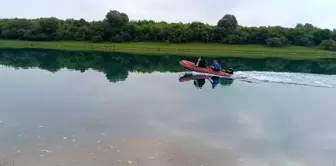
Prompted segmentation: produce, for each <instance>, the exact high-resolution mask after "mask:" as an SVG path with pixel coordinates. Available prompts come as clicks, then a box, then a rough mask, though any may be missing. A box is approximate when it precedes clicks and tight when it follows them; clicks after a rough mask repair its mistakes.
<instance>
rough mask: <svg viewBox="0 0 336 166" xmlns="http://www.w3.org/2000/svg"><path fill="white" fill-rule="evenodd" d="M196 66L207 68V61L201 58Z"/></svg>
mask: <svg viewBox="0 0 336 166" xmlns="http://www.w3.org/2000/svg"><path fill="white" fill-rule="evenodd" d="M195 66H197V67H202V68H206V61H205V59H204V58H203V57H199V58H198V59H197V61H196V63H195Z"/></svg>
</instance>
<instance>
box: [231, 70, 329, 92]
mask: <svg viewBox="0 0 336 166" xmlns="http://www.w3.org/2000/svg"><path fill="white" fill-rule="evenodd" d="M232 78H233V79H234V80H241V81H246V82H250V83H280V84H293V85H301V86H314V87H325V88H336V75H321V74H307V73H289V72H261V71H237V72H235V73H234V74H233V75H232Z"/></svg>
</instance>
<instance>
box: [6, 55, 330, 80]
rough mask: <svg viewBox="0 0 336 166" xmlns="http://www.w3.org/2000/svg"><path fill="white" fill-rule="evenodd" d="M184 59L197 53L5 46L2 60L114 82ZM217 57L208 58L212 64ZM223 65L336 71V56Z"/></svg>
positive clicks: (174, 68)
mask: <svg viewBox="0 0 336 166" xmlns="http://www.w3.org/2000/svg"><path fill="white" fill-rule="evenodd" d="M182 59H186V60H191V61H194V60H195V59H196V57H195V58H194V57H181V56H172V55H170V56H169V55H167V56H144V55H141V56H136V55H131V54H123V53H106V52H105V53H104V52H75V51H56V50H43V49H1V50H0V64H2V65H5V66H11V67H15V68H25V69H27V68H32V67H38V68H40V69H45V70H48V71H50V72H56V71H58V70H60V69H62V68H67V69H73V70H76V71H80V72H85V71H86V70H89V69H93V70H96V71H100V72H103V73H105V74H106V78H107V79H108V80H110V81H112V82H117V81H124V80H126V78H127V77H128V72H143V73H151V72H154V71H159V72H179V71H184V69H183V68H182V67H181V66H180V65H179V61H180V60H182ZM212 59H213V58H207V61H208V65H210V64H211V63H210V62H211V60H212ZM220 61H221V64H222V66H223V68H225V67H231V68H233V69H234V70H235V71H243V70H258V71H282V72H310V73H323V74H336V63H335V62H336V60H333V59H320V60H313V61H312V60H285V59H278V58H265V59H246V58H221V59H220ZM231 83H232V80H228V79H220V84H222V85H230V84H231Z"/></svg>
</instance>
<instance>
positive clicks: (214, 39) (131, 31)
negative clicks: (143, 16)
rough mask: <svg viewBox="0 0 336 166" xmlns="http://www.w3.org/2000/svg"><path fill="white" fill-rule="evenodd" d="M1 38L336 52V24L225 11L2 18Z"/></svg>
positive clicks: (0, 25)
mask: <svg viewBox="0 0 336 166" xmlns="http://www.w3.org/2000/svg"><path fill="white" fill-rule="evenodd" d="M0 39H15V40H29V41H59V40H71V41H73V40H75V41H91V42H103V41H110V42H138V41H151V42H167V43H189V42H202V43H223V44H262V45H268V46H270V47H283V46H288V45H296V46H305V47H313V46H318V47H319V48H321V49H326V50H333V51H336V42H335V41H336V29H333V30H330V29H322V28H318V27H316V26H313V25H312V24H309V23H305V24H297V25H296V27H293V28H288V27H281V26H260V27H246V26H241V25H239V24H238V21H237V19H236V17H235V16H234V15H232V14H226V15H224V16H223V17H222V18H220V19H219V20H218V22H217V25H209V24H205V23H202V22H198V21H194V22H191V23H167V22H165V21H161V22H155V21H153V20H130V19H129V17H128V15H127V14H125V13H122V12H119V11H117V10H110V11H109V12H108V13H107V14H106V15H105V18H103V19H102V20H97V21H86V20H84V19H79V20H76V19H65V20H62V19H57V18H55V17H49V18H36V19H24V18H13V19H0Z"/></svg>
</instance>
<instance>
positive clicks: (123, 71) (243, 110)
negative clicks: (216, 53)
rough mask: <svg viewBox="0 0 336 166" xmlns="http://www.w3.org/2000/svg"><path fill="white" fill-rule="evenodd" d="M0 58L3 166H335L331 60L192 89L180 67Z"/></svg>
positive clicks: (118, 59)
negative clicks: (9, 165) (6, 165)
mask: <svg viewBox="0 0 336 166" xmlns="http://www.w3.org/2000/svg"><path fill="white" fill-rule="evenodd" d="M0 52H1V57H0V63H1V64H2V66H1V67H0V80H1V81H0V147H1V148H0V159H1V160H2V161H3V163H5V164H15V166H27V165H29V166H32V165H35V166H49V165H50V166H54V165H55V166H58V165H80V166H91V165H99V166H100V165H101V166H105V165H106V166H111V165H116V166H117V165H140V166H165V165H166V166H189V165H190V166H201V165H203V166H219V165H230V166H245V165H246V166H271V165H272V166H284V165H286V166H316V165H321V166H322V165H323V166H334V165H335V164H336V158H335V156H336V129H335V126H336V111H335V110H336V102H335V98H336V89H335V87H336V76H335V75H333V74H335V71H336V70H335V69H336V66H335V62H333V61H332V60H325V61H317V62H309V61H308V62H307V61H302V62H301V61H295V62H294V61H285V60H276V59H274V60H264V61H262V60H260V61H257V60H242V59H223V62H225V63H226V64H228V66H232V67H235V69H237V70H238V71H237V72H236V73H235V75H234V79H233V80H225V79H220V84H219V85H217V86H216V88H212V84H211V83H210V81H209V80H207V79H206V80H205V84H204V85H203V88H196V86H195V84H194V81H193V80H190V81H187V80H189V79H190V78H196V76H195V75H193V76H190V75H185V74H186V73H185V72H184V70H183V69H181V68H180V67H179V66H178V61H179V60H180V59H181V58H182V59H183V58H184V57H179V58H171V57H141V56H127V55H93V54H94V53H90V56H86V55H85V54H89V53H81V54H80V55H77V54H79V53H65V52H48V51H47V52H46V51H41V50H38V51H36V50H34V51H31V50H28V51H27V50H24V51H23V50H20V51H17V50H3V51H0ZM49 54H50V55H49ZM52 54H53V55H52ZM62 54H63V55H62ZM68 54H72V55H73V56H71V58H70V57H69V56H68ZM74 54H76V55H74ZM163 60H166V61H167V63H166V64H165V63H164V62H163ZM280 62H283V63H280ZM239 64H241V65H239ZM237 66H241V67H237ZM291 71H294V73H293V72H291ZM194 74H195V73H194ZM212 79H214V78H212ZM197 83H199V82H197Z"/></svg>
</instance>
